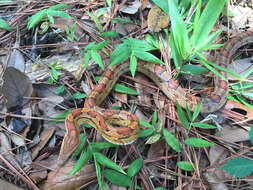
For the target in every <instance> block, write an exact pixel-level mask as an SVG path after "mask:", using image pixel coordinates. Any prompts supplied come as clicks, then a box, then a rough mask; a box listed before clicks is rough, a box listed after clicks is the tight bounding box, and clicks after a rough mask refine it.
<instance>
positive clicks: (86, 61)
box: [83, 50, 91, 69]
mask: <svg viewBox="0 0 253 190" xmlns="http://www.w3.org/2000/svg"><path fill="white" fill-rule="evenodd" d="M90 58H91V50H89V51H87V52H86V54H85V56H84V65H83V66H84V68H85V69H86V68H87V67H88V65H89V62H90Z"/></svg>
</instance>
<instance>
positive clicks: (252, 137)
mask: <svg viewBox="0 0 253 190" xmlns="http://www.w3.org/2000/svg"><path fill="white" fill-rule="evenodd" d="M249 140H250V142H251V144H252V145H253V125H251V126H250V130H249Z"/></svg>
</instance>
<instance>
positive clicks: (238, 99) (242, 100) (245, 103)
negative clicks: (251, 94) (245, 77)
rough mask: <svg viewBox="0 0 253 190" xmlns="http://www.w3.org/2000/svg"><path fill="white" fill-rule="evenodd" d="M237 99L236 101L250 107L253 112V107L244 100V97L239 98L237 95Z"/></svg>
mask: <svg viewBox="0 0 253 190" xmlns="http://www.w3.org/2000/svg"><path fill="white" fill-rule="evenodd" d="M235 97H236V100H237V101H239V102H241V103H243V104H244V105H246V106H247V107H249V108H250V109H252V110H253V105H251V104H249V103H247V102H246V101H245V100H244V99H243V98H242V96H238V95H237V96H235Z"/></svg>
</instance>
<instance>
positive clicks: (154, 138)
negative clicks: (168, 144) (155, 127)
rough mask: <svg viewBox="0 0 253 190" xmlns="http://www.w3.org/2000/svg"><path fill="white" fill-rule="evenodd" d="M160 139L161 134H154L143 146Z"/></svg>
mask: <svg viewBox="0 0 253 190" xmlns="http://www.w3.org/2000/svg"><path fill="white" fill-rule="evenodd" d="M160 138H161V134H160V133H157V134H154V135H152V136H151V137H149V138H148V140H147V141H146V143H145V144H154V143H156V142H157V141H158V140H160Z"/></svg>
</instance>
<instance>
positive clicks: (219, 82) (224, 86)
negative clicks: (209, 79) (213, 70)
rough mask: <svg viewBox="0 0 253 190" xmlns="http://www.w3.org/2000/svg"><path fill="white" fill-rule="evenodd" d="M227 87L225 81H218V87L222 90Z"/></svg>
mask: <svg viewBox="0 0 253 190" xmlns="http://www.w3.org/2000/svg"><path fill="white" fill-rule="evenodd" d="M227 86H228V83H227V82H226V81H225V80H219V81H218V87H219V88H222V89H226V88H227Z"/></svg>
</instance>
